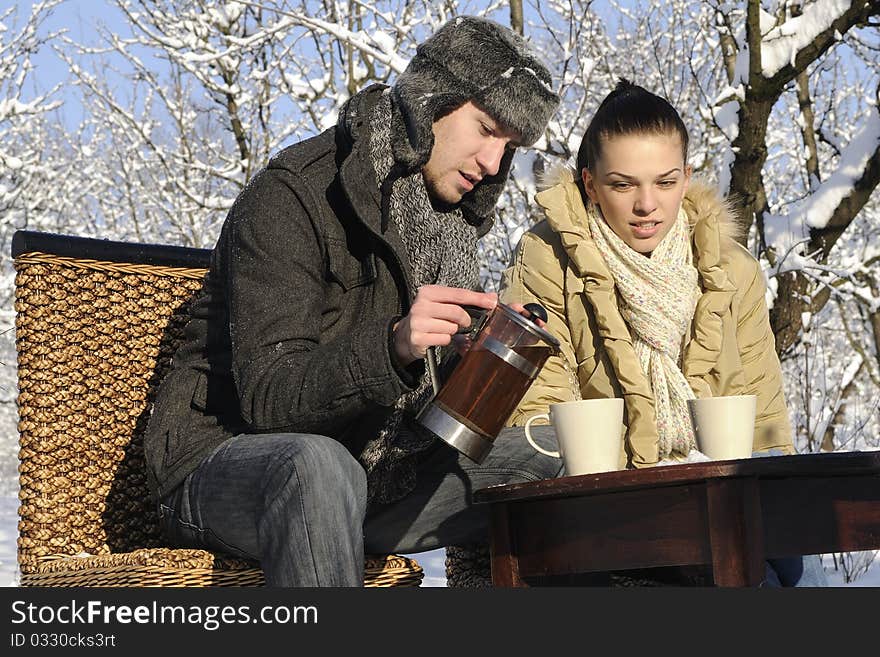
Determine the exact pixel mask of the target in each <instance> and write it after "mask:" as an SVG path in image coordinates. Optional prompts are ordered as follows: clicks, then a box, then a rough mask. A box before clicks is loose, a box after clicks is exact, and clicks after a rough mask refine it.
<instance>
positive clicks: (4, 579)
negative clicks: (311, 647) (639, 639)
mask: <svg viewBox="0 0 880 657" xmlns="http://www.w3.org/2000/svg"><path fill="white" fill-rule="evenodd" d="M17 513H18V499H16V498H15V497H12V496H3V497H0V586H18V584H19V578H18V568H17V566H16V560H15V550H16V548H15V541H16V538H17V536H18V528H17ZM408 556H411V557H413V558H414V559H417V560H418V562H419V563H420V564H421V565H422V568H424V569H425V579H424V580H423V581H422V586H433V587H442V586H446V566H445V559H446V553H445V552H444V551H443V550H433V551H431V552H423V553H422V554H412V555H408ZM824 563H825V569H826V571H827V573H828V581H829V584H831V586H854V587H880V558H878V559H875V560H874V561H873V563H872V564H871V567H870V569H869V570H868V572H867V573H866V574H864V575H861V576H859V577H858V578H856V580H855V581H854V582H851V583H845V582H844V575H843V572H842V571H840V570H834V565H833V563H832V560H831V558H830V557H828V556H826V557H825V558H824Z"/></svg>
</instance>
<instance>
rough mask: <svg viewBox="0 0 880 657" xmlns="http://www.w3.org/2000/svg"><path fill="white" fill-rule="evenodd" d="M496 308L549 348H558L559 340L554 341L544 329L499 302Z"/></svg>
mask: <svg viewBox="0 0 880 657" xmlns="http://www.w3.org/2000/svg"><path fill="white" fill-rule="evenodd" d="M497 307H498V308H501V310H502V311H504V314H505V315H507V317H509V318H510V319H512V320H513V321H514V322H516V323H517V324H519V325H520V326H522V327H523V328H524V329H526V330H527V331H528V332H529V333H533V334H534V335H537V336H538V337H539V338H541V339H542V340H543V341H544V342H546V343H547V344H549V345H550V346H551V347H555V348H559V340H558V339H556V338H555V337H554V336H553V335H551V334H550V333H548V332H547V331H545V330H544V329H542V328H541V327H540V326H538V325H537V324H535V323H534V322H533V321H531V320H529V319H526V318H525V317H523V316H522V315H521V314H520V313H518V312H516V311H515V310H514V309H513V308H511V307H510V306H508V305H507V304H504V303H500V302H499V304H498V306H497Z"/></svg>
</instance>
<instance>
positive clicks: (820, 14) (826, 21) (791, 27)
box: [761, 0, 852, 78]
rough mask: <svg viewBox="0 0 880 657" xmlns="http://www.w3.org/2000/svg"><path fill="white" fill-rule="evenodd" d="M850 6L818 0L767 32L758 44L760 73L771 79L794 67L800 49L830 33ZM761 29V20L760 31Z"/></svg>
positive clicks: (843, 0)
mask: <svg viewBox="0 0 880 657" xmlns="http://www.w3.org/2000/svg"><path fill="white" fill-rule="evenodd" d="M851 5H852V2H851V0H818V1H817V2H815V3H813V4H811V5H807V6H806V7H805V8H804V13H803V14H802V15H800V16H795V17H793V18H789V19H788V20H786V21H785V22H784V23H782V24H781V25H778V26H776V27H774V28H773V29H771V30H769V31H768V32H766V33H765V34H764V36H763V39H762V44H761V70H762V73H763V74H764V76H765V77H768V78H770V77H773V76H774V75H776V73H778V72H779V71H780V70H781V69H782V68H783V67H784V66H787V65H788V64H794V60H795V58H796V57H797V55H798V53H799V52H800V51H801V49H803V48H804V47H805V46H808V45H809V44H810V43H811V42H812V41H813V39H815V38H816V37H817V36H818V35H820V34H821V33H822V32H824V31H825V30H827V29H829V28H830V27H831V25H832V24H833V23H834V21H836V20H837V19H838V18H840V17H841V16H842V15H843V14H844V12H846V10H847V9H849V8H850V6H851ZM762 18H764V16H763V15H762ZM764 26H765V22H764V21H763V20H762V21H761V27H762V31H763V28H764Z"/></svg>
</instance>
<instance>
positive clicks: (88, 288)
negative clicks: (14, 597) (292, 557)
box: [12, 231, 423, 586]
mask: <svg viewBox="0 0 880 657" xmlns="http://www.w3.org/2000/svg"><path fill="white" fill-rule="evenodd" d="M209 254H210V252H209V251H207V250H203V249H188V248H182V247H171V246H159V245H145V244H134V243H125V242H109V241H105V240H95V239H86V238H80V237H71V236H64V235H51V234H48V233H37V232H32V231H18V232H16V233H15V235H14V236H13V241H12V255H13V258H14V261H15V269H16V272H17V276H16V279H15V310H16V350H17V353H18V384H19V395H18V410H19V460H20V466H19V472H20V493H19V498H20V501H21V504H20V507H19V526H18V527H19V539H18V562H19V567H20V570H21V583H22V585H23V586H260V585H262V584H264V579H263V573H262V571H261V570H260V568H259V564H257V563H253V562H249V561H245V560H242V559H239V558H235V557H230V556H227V555H222V554H215V553H212V552H208V551H206V550H190V549H171V548H169V547H167V546H165V545H164V544H163V541H162V536H161V534H160V531H159V526H158V518H157V515H156V511H155V507H154V505H153V504H152V503H151V502H150V498H149V493H148V491H147V486H146V469H145V464H144V454H143V445H142V434H143V430H144V428H145V426H146V422H147V417H148V414H149V408H150V405H151V402H152V400H153V396H154V393H155V390H156V387H157V385H158V383H159V382H160V381H161V380H162V377H163V375H164V374H165V373H166V371H167V370H168V366H169V363H170V361H171V356H172V354H173V353H174V350H175V348H176V347H177V345H178V343H179V342H180V339H181V337H182V333H183V327H184V324H185V323H186V320H187V311H188V308H189V306H190V303H191V301H192V299H193V298H194V296H195V295H196V294H197V293H198V291H199V290H200V288H201V285H202V278H203V277H204V274H205V272H206V268H207V265H208V259H209ZM422 577H423V571H422V568H421V566H419V564H418V563H417V562H416V561H414V560H412V559H408V558H406V557H403V556H398V555H371V556H368V557H367V558H366V563H365V571H364V583H365V585H366V586H419V585H420V584H421V581H422Z"/></svg>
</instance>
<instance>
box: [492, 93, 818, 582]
mask: <svg viewBox="0 0 880 657" xmlns="http://www.w3.org/2000/svg"><path fill="white" fill-rule="evenodd" d="M687 148H688V134H687V129H686V128H685V126H684V124H683V122H682V120H681V118H680V116H679V115H678V112H676V110H675V109H674V108H673V107H672V106H671V105H670V104H669V103H668V102H667V101H666V100H664V99H663V98H660V97H659V96H656V95H654V94H652V93H650V92H648V91H646V90H645V89H643V88H642V87H639V86H637V85H634V84H632V83H630V82H628V81H626V80H621V81H620V83H619V84H618V85H617V87H616V88H615V89H614V90H613V91H612V92H611V93H610V94H609V95H608V96H607V97H606V98H605V100H603V101H602V104H601V105H600V106H599V109H598V110H597V112H596V115H595V116H594V118H593V120H592V121H591V122H590V125H589V127H588V128H587V131H586V133H585V135H584V138H583V141H582V142H581V146H580V149H579V151H578V157H577V174H576V175H570V172H569V175H567V176H564V179H563V180H560V181H559V182H557V183H556V184H555V185H553V186H552V187H550V188H549V189H546V190H544V191H542V192H540V193H539V194H537V196H536V201H537V202H538V204H539V205H540V206H541V207H542V208H543V210H544V214H545V217H546V218H545V220H544V221H542V222H540V223H539V224H538V225H536V226H535V227H534V228H533V229H532V230H530V231H529V232H528V233H526V234H525V235H524V236H523V239H522V240H521V242H520V244H519V246H518V248H517V251H516V254H515V259H514V263H513V266H512V267H510V268H509V269H508V270H507V271H506V272H505V273H504V276H503V278H502V291H501V299H502V300H503V301H505V302H508V303H510V302H521V303H525V302H529V301H538V302H539V303H541V304H542V305H543V306H544V307H545V308H546V309H547V312H548V321H547V326H546V328H547V330H548V331H550V332H551V333H552V334H554V335H555V336H556V337H558V338H559V339H560V341H561V343H562V356H561V357H554V358H551V359H550V360H548V361H547V363H546V364H545V365H544V367H543V369H542V370H541V372H540V374H539V376H538V378H537V380H536V381H535V383H534V384H533V385H532V387H531V388H530V389H529V391H528V392H527V393H526V395H525V397H524V398H523V400H522V402H521V403H520V404H519V406H518V408H517V410H516V411H515V412H514V413H513V415H512V416H511V418H510V420H509V421H508V423H509V424H511V425H521V424H525V421H526V420H527V419H528V418H529V417H531V416H532V415H534V414H536V413H542V412H546V411H547V409H548V406H549V404H551V403H554V402H562V401H570V400H572V399H575V398H577V397H576V396H577V395H580V396H581V397H583V398H585V399H589V398H596V397H622V398H623V399H624V405H625V409H626V412H625V415H626V424H627V433H626V440H625V452H626V453H625V455H622V458H621V462H622V464H623V462H624V460H625V463H626V466H627V467H636V468H640V467H647V466H652V465H657V464H658V463H659V462H669V461H682V460H687V459H688V458H689V456H690V459H691V460H695V459H699V458H700V455H699V452H696V443H695V440H694V435H693V429H692V426H691V422H690V417H689V414H688V407H687V400H688V399H691V398H694V397H710V396H725V395H740V394H754V395H756V396H757V414H756V423H755V440H754V450H755V451H756V452H771V453H774V454H793V453H794V452H795V450H794V445H793V443H792V437H791V427H790V424H789V419H788V411H787V409H786V406H785V397H784V394H783V389H782V374H781V371H780V366H779V360H778V358H777V356H776V351H775V348H774V337H773V332H772V330H771V328H770V322H769V315H768V310H767V306H766V302H765V300H764V295H765V284H764V278H763V274H762V272H761V269H760V266H759V264H758V262H757V261H756V260H755V258H754V257H752V256H751V255H750V254H749V252H748V251H747V250H746V249H744V248H743V247H742V246H740V245H739V244H738V243H737V242H736V241H735V240H734V232H735V230H736V224H735V221H734V218H733V216H732V213H731V211H730V208H729V207H728V206H727V204H726V202H725V201H724V200H722V199H721V198H720V196H719V195H718V194H717V192H716V191H714V190H713V189H712V188H710V187H709V186H707V185H706V184H704V183H700V182H698V181H696V180H694V181H692V180H691V167H690V166H689V165H688V164H687ZM789 561H790V560H789ZM810 561H811V562H814V563H812V564H811V565H812V566H816V565H817V564H816V563H815V562H818V559H811V560H810ZM796 562H797V563H796V564H795V568H794V570H796V571H797V570H798V568H799V567H800V565H801V560H800V559H799V558H798V559H796ZM785 565H791V564H780V566H785ZM780 570H783V571H784V570H785V568H782V567H781V568H780ZM818 571H819V572H818V573H816V577H811V578H807V577H804V578H801V579H802V582H801V583H802V584H803V583H804V582H805V581H808V583H809V584H810V585H817V584H820V583H821V580H822V575H824V573H821V565H818ZM799 574H800V573H797V572H796V573H795V574H794V575H793V576H791V577H789V576H788V574H787V573H782V572H779V573H777V572H770V570H769V569H768V581H769V582H771V583H775V581H776V576H777V575H779V579H780V580H782V583H783V584H794V583H797V581H798V579H799ZM814 580H815V581H814Z"/></svg>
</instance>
